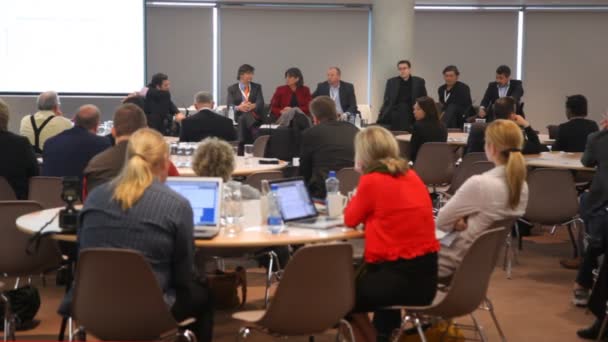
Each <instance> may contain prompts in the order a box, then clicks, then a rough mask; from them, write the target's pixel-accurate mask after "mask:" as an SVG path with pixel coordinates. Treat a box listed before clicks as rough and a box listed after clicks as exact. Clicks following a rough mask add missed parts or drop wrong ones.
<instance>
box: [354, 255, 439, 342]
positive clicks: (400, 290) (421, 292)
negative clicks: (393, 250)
mask: <svg viewBox="0 0 608 342" xmlns="http://www.w3.org/2000/svg"><path fill="white" fill-rule="evenodd" d="M436 291H437V253H430V254H426V255H424V256H420V257H417V258H414V259H408V260H406V259H399V260H396V261H388V262H382V263H376V264H368V263H366V264H364V265H363V266H362V268H361V269H360V270H359V274H358V276H357V281H356V297H355V298H356V299H355V310H354V311H355V312H370V311H374V319H373V323H374V327H375V328H376V332H377V334H378V341H388V338H390V335H391V333H392V332H393V330H395V329H397V328H398V327H399V326H400V324H401V313H400V311H399V310H378V308H380V307H384V306H390V305H428V304H430V303H431V302H432V301H433V298H435V293H436Z"/></svg>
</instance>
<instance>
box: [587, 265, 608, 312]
mask: <svg viewBox="0 0 608 342" xmlns="http://www.w3.org/2000/svg"><path fill="white" fill-rule="evenodd" d="M607 300H608V262H606V261H605V260H604V263H603V264H602V268H601V269H600V274H599V276H598V277H597V283H596V284H595V288H594V289H593V292H592V293H591V297H589V304H588V307H589V310H590V311H591V312H593V314H594V315H595V317H597V319H599V320H603V319H604V317H606V301H607Z"/></svg>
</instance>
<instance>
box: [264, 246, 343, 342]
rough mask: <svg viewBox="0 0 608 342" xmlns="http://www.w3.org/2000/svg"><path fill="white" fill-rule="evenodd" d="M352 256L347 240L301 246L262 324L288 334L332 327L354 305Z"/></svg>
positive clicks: (315, 331) (307, 333)
mask: <svg viewBox="0 0 608 342" xmlns="http://www.w3.org/2000/svg"><path fill="white" fill-rule="evenodd" d="M352 256H353V249H352V246H351V245H349V244H345V243H336V244H320V245H310V246H306V247H302V248H300V249H298V251H297V252H296V253H295V254H294V255H293V257H292V258H291V260H290V261H289V264H287V267H286V268H285V272H284V274H283V277H282V278H281V282H280V283H279V286H278V288H277V291H276V294H275V296H274V298H273V300H272V302H271V303H270V307H269V308H268V310H267V311H266V313H265V314H264V317H263V318H262V319H261V320H260V322H259V324H260V325H261V326H263V327H265V328H267V329H268V330H270V331H271V332H273V333H277V334H280V335H287V336H294V335H314V334H317V333H321V332H323V331H325V330H327V329H330V328H332V327H333V326H334V325H335V324H336V323H338V322H339V321H340V319H341V318H343V317H344V315H346V314H347V313H348V312H350V311H351V310H352V309H353V306H354V302H355V287H354V275H353V273H354V272H353V264H352V261H353V257H352Z"/></svg>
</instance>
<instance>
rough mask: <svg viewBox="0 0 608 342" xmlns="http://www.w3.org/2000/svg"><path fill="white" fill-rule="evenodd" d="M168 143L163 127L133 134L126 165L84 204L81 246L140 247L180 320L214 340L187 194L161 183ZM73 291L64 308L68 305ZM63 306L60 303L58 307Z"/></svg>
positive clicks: (139, 249)
mask: <svg viewBox="0 0 608 342" xmlns="http://www.w3.org/2000/svg"><path fill="white" fill-rule="evenodd" d="M168 151H169V150H168V146H167V144H166V142H165V140H164V138H163V136H162V135H160V133H158V132H156V131H154V130H152V129H149V128H142V129H140V130H138V131H136V132H135V133H133V135H131V137H130V138H129V142H128V145H127V152H126V161H125V165H124V166H123V168H122V171H121V173H120V174H119V175H118V176H117V177H116V178H115V179H113V180H112V181H110V182H108V183H105V184H103V185H100V186H99V187H97V188H95V190H93V191H92V192H91V193H90V194H89V196H88V198H87V200H86V202H85V204H84V208H83V209H82V213H81V216H80V219H81V225H80V229H79V230H78V243H79V248H80V249H87V248H96V247H114V248H125V249H132V250H136V251H139V252H141V253H142V254H143V255H144V256H145V258H146V259H147V260H148V262H149V263H150V266H151V267H152V270H153V271H154V273H155V275H156V279H157V280H158V282H159V285H160V287H161V289H162V290H163V294H164V299H165V302H166V303H167V305H168V306H170V307H171V310H172V312H173V315H174V316H175V318H176V319H177V320H178V321H181V320H183V319H186V318H188V317H195V318H196V323H194V324H193V325H192V326H190V327H189V328H190V329H191V330H192V331H193V332H194V333H195V334H196V336H197V338H198V339H199V341H211V337H212V325H213V310H212V307H211V305H210V304H209V293H208V289H207V288H206V286H205V285H203V282H201V281H199V279H198V276H197V275H196V274H195V273H194V241H193V220H192V217H193V214H192V208H191V207H190V203H189V202H188V200H187V199H185V198H184V197H182V196H181V195H179V194H177V193H176V192H174V191H173V190H171V189H170V188H169V187H167V186H165V185H164V184H163V183H164V181H165V180H166V178H167V172H168V169H169V164H170V162H169V153H168ZM70 298H71V295H70V294H68V295H67V296H66V300H64V305H65V306H62V308H67V307H69V306H67V305H69V304H68V303H69V301H70ZM61 311H62V310H61V309H60V312H61Z"/></svg>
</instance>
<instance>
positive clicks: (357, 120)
mask: <svg viewBox="0 0 608 342" xmlns="http://www.w3.org/2000/svg"><path fill="white" fill-rule="evenodd" d="M355 126H357V128H361V114H359V113H355Z"/></svg>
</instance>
